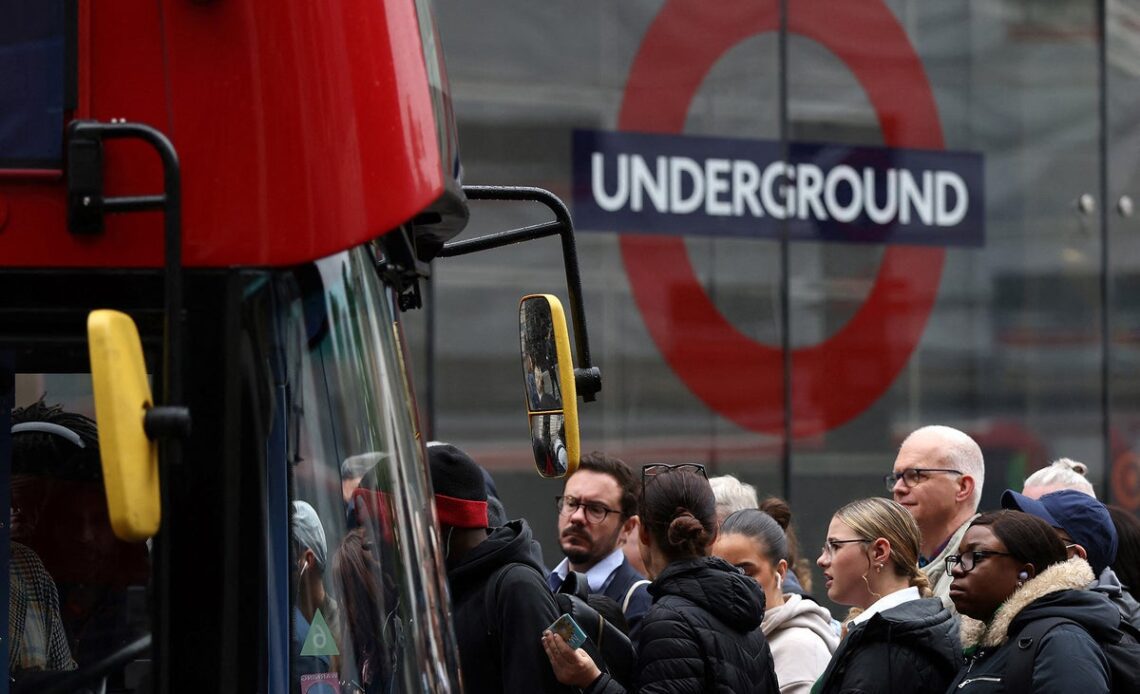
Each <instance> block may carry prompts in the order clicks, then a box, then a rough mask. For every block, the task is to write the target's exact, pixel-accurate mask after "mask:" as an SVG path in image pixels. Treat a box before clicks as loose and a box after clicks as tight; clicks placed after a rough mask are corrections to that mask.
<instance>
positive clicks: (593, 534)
mask: <svg viewBox="0 0 1140 694" xmlns="http://www.w3.org/2000/svg"><path fill="white" fill-rule="evenodd" d="M640 493H641V484H640V481H639V480H638V477H637V476H636V474H635V473H634V471H633V470H631V469H630V467H629V466H628V465H626V464H625V462H623V461H622V460H619V459H618V458H614V457H612V456H607V455H605V454H603V453H597V452H595V453H591V454H589V455H585V456H582V459H581V461H580V462H579V463H578V469H577V470H576V471H575V472H574V474H572V475H570V477H568V478H567V479H566V485H565V486H564V487H563V489H562V494H561V495H560V496H558V497H555V500H554V501H555V507H556V508H557V509H558V545H559V547H560V548H561V549H562V554H563V555H565V558H564V559H563V560H562V561H561V563H559V564H558V566H556V567H554V570H553V571H551V572H550V575H549V576H548V577H547V583H548V584H549V585H550V589H551V590H553V591H555V592H557V591H558V589H559V588H560V587H561V586H562V583H563V582H564V581H565V580H566V577H567V576H568V575H569V573H570V572H571V571H577V572H580V573H583V574H585V576H586V582H587V584H588V585H589V591H590V593H594V594H602V595H605V596H606V597H609V598H610V599H612V600H613V601H614V602H616V603H617V604H618V605H619V606H620V607H621V608H622V612H623V613H624V615H625V620H626V624H627V625H628V626H629V636H630V640H631V641H633V643H634V645H635V646H636V645H637V634H638V632H639V630H640V625H641V618H642V617H644V616H645V613H646V612H647V611H648V610H649V605H650V603H651V602H652V599H651V598H650V597H649V591H648V585H649V581H648V580H646V578H645V576H643V575H641V574H640V573H638V571H637V570H636V569H634V568H633V566H632V565H631V564H630V562H629V560H628V559H627V558H626V555H625V553H624V552H623V551H622V550H623V546H624V545H625V544H626V543H627V542H636V541H637V539H636V532H637V500H638V497H639V496H640Z"/></svg>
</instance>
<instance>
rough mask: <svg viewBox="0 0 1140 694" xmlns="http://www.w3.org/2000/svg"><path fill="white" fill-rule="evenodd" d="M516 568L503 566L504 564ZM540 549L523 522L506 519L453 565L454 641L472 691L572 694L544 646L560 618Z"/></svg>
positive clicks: (450, 581)
mask: <svg viewBox="0 0 1140 694" xmlns="http://www.w3.org/2000/svg"><path fill="white" fill-rule="evenodd" d="M508 566H510V567H511V568H510V569H506V570H505V571H503V572H500V570H502V569H504V567H508ZM542 566H543V565H542V552H541V550H540V549H539V547H538V544H537V543H536V542H535V541H534V540H533V539H532V537H531V533H530V527H528V526H527V524H526V521H525V520H515V521H511V522H510V523H507V524H506V525H504V526H503V527H501V528H495V530H494V531H493V532H492V533H491V534H490V535H488V536H487V539H486V540H484V541H483V542H481V543H480V544H479V545H478V546H477V547H475V548H474V549H472V550H471V551H470V552H468V553H467V554H466V555H465V556H464V557H463V559H462V560H461V561H460V562H459V563H458V564H457V565H456V566H452V567H449V568H448V570H447V583H448V587H449V588H450V589H451V601H452V605H453V610H454V615H455V639H456V641H457V642H458V644H459V661H460V665H461V666H462V668H463V690H464V691H465V692H468V694H472V693H475V694H479V693H486V694H515V693H516V692H528V694H529V693H530V692H534V693H536V694H537V693H539V692H569V691H570V688H569V687H566V686H563V685H560V684H558V681H557V680H555V679H554V670H553V669H552V668H551V667H550V660H549V659H548V658H547V657H546V652H545V651H544V650H543V649H542V641H541V637H542V632H543V630H545V629H546V628H547V627H548V626H550V623H551V622H553V621H554V620H555V619H557V618H558V605H557V603H555V601H554V596H553V595H552V594H551V592H550V589H549V588H548V587H547V585H546V579H545V578H544V576H543V568H542Z"/></svg>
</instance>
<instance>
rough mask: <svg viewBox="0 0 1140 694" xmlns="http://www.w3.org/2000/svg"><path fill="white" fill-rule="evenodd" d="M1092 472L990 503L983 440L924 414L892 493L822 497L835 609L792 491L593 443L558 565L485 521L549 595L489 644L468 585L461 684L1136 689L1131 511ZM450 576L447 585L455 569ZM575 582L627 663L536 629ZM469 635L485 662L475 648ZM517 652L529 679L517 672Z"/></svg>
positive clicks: (481, 532) (577, 479)
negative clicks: (842, 609)
mask: <svg viewBox="0 0 1140 694" xmlns="http://www.w3.org/2000/svg"><path fill="white" fill-rule="evenodd" d="M465 460H467V461H468V462H469V463H470V464H471V465H472V466H473V467H477V466H475V463H474V462H473V461H470V459H469V458H466V456H465ZM1085 472H1086V468H1085V466H1084V465H1082V464H1080V463H1077V462H1075V461H1072V460H1069V459H1061V460H1058V461H1056V462H1055V463H1053V464H1052V465H1050V466H1047V467H1046V468H1044V469H1042V470H1039V471H1037V472H1036V473H1034V474H1033V475H1031V476H1030V477H1029V478H1028V479H1026V480H1025V484H1024V486H1023V489H1022V491H1021V492H1017V491H1015V490H1006V491H1005V492H1004V494H1003V495H1002V497H1001V506H1002V508H1001V509H995V510H987V511H986V512H983V513H979V508H978V506H979V502H980V500H981V498H982V494H981V493H982V488H983V484H984V482H985V466H984V461H983V457H982V451H981V449H980V448H979V446H978V445H977V443H976V442H974V441H973V440H972V439H971V438H970V437H969V436H968V435H966V434H965V433H963V432H961V431H958V430H956V429H952V428H949V427H943V426H928V427H923V428H921V429H919V430H917V431H915V432H914V433H912V434H911V435H910V436H909V437H907V438H906V440H905V441H904V442H903V443H902V445H901V447H900V449H899V452H898V455H897V457H896V460H895V463H894V466H893V469H892V470H891V472H890V473H889V474H887V475H886V478H885V482H886V486H887V488H888V489H889V491H890V495H891V498H889V499H888V498H885V497H874V498H867V499H857V500H854V501H852V502H850V503H848V504H846V505H844V506H843V507H841V508H839V509H838V510H836V511H835V512H834V514H833V515H832V518H831V522H830V524H829V526H828V528H827V536H826V540H825V542H824V545H823V548H822V549H821V550H820V553H819V556H818V558H817V559H816V565H817V566H818V567H819V568H820V569H821V570H822V573H823V578H824V580H825V585H824V586H823V589H824V590H825V591H826V594H827V597H828V599H830V600H831V602H833V603H835V604H839V605H844V606H847V607H849V611H848V612H847V613H846V614H844V615H842V616H840V617H839V619H836V618H835V617H833V615H832V614H831V612H830V611H829V610H828V609H827V608H826V607H825V606H824V605H823V604H821V603H820V602H819V601H818V600H817V598H816V597H815V596H814V594H813V593H812V590H811V587H812V582H811V574H810V572H808V571H806V570H805V569H806V568H807V567H806V566H805V564H806V561H804V558H801V557H800V556H799V549H798V547H797V546H796V542H795V533H794V530H793V527H792V525H791V511H790V509H789V507H788V505H787V503H785V502H784V501H782V500H780V499H775V498H767V499H760V498H759V495H758V494H757V493H756V490H755V489H754V488H752V487H751V486H750V485H747V484H744V483H742V482H740V481H739V480H737V479H735V478H733V477H730V476H722V477H714V478H713V479H711V480H710V479H708V478H707V474H706V472H705V469H704V467H703V466H701V465H696V464H682V465H664V464H655V465H646V466H644V467H643V468H642V470H641V474H640V475H638V474H637V473H636V471H634V470H633V469H631V468H630V467H629V466H627V465H626V464H625V463H623V462H622V461H620V460H618V459H616V458H613V457H610V456H606V455H602V454H598V453H595V454H591V455H589V456H585V457H584V458H583V460H582V464H581V466H580V468H579V469H578V471H577V472H575V473H574V474H572V475H571V476H570V477H569V478H568V479H567V480H566V481H565V486H564V488H563V492H562V494H561V495H560V496H558V497H557V500H556V501H557V510H558V533H559V534H558V538H559V545H560V549H561V550H562V553H563V555H564V557H563V559H562V560H561V561H560V562H559V563H558V564H557V565H555V566H554V567H553V569H552V570H550V571H546V570H545V569H543V568H542V566H543V565H542V563H541V561H536V557H537V552H538V548H537V545H536V544H535V543H534V542H533V540H531V539H530V535H529V529H528V526H527V525H526V522H525V521H521V520H517V521H512V523H510V524H508V525H506V526H504V527H502V528H497V529H478V531H477V532H478V536H479V537H480V538H483V539H482V542H489V541H492V538H495V537H496V536H497V535H500V534H502V533H504V532H507V531H509V532H511V533H512V534H514V535H515V536H516V537H525V538H526V540H527V541H528V542H530V544H531V547H532V549H531V552H530V553H528V554H527V560H526V562H525V565H526V567H528V568H527V571H528V572H529V573H530V574H531V575H530V576H529V579H528V580H527V581H526V589H525V590H524V589H522V588H521V587H520V588H519V589H517V590H514V591H512V601H521V600H523V599H532V600H534V601H536V603H537V604H541V605H542V609H541V610H532V613H531V614H530V615H528V617H529V621H528V622H526V623H523V622H521V621H519V620H518V615H517V614H516V615H515V618H514V619H513V621H509V629H510V633H512V634H517V635H519V636H517V638H514V637H512V638H510V639H500V640H498V641H495V640H493V639H492V640H490V641H489V640H488V639H487V638H486V633H488V630H487V629H484V630H482V631H477V630H475V629H471V625H467V626H464V625H463V624H462V623H463V622H464V621H465V619H464V616H463V614H462V612H461V610H462V603H459V604H457V608H456V631H457V634H458V635H459V649H460V654H461V658H462V659H463V665H464V671H465V672H475V673H477V676H475V677H470V676H467V677H466V687H467V689H468V690H470V691H476V692H511V691H535V692H545V691H552V692H561V691H582V692H587V693H590V694H593V693H604V694H614V693H619V692H714V691H718V692H777V691H779V692H785V693H786V692H803V693H808V692H811V693H812V694H819V693H826V692H898V693H906V692H942V691H946V692H949V691H954V692H959V691H962V692H967V693H969V692H998V691H1005V692H1012V691H1034V692H1071V691H1077V690H1080V691H1084V692H1110V691H1132V690H1133V689H1134V688H1135V687H1136V686H1137V682H1140V678H1138V677H1137V675H1138V674H1140V673H1138V672H1137V670H1140V605H1138V604H1137V602H1136V600H1135V599H1134V598H1133V596H1132V594H1131V592H1130V589H1131V588H1132V587H1133V586H1135V585H1136V584H1135V581H1136V580H1137V571H1138V570H1140V554H1138V553H1137V551H1136V548H1137V543H1138V542H1140V534H1138V532H1137V528H1138V526H1140V523H1138V522H1137V521H1136V519H1135V517H1134V516H1133V515H1132V514H1130V513H1129V512H1127V511H1125V510H1123V509H1113V508H1110V507H1108V506H1106V505H1105V504H1103V503H1101V502H1100V501H1099V500H1097V498H1096V496H1095V492H1094V490H1093V487H1092V485H1091V484H1090V483H1089V481H1088V480H1087V479H1086V478H1085ZM445 531H446V528H445ZM488 533H489V534H488ZM502 561H503V563H501V564H500V565H499V566H498V567H497V568H496V569H495V571H493V572H485V576H484V578H483V579H482V582H481V583H480V582H479V581H471V580H469V577H464V578H465V580H464V581H463V583H462V588H461V590H462V591H463V592H464V593H467V592H471V591H475V592H481V591H487V590H498V588H497V587H495V585H494V582H492V579H491V578H490V577H491V576H493V575H495V573H496V572H501V571H503V568H502V567H503V565H505V564H506V563H510V561H511V560H510V559H508V558H505V557H504V558H503V559H502ZM575 574H577V575H578V576H576V578H575V579H574V580H570V577H571V576H572V575H575ZM448 575H449V580H450V581H451V582H452V590H453V594H454V591H456V588H457V586H456V581H457V579H459V578H460V575H459V573H458V572H456V571H454V570H451V569H449V572H448ZM581 581H584V582H585V584H587V585H588V588H589V592H590V593H592V594H594V596H596V597H597V598H599V600H602V601H605V602H599V603H598V606H599V609H601V606H602V605H603V604H605V605H608V606H609V607H612V608H613V609H614V610H615V611H617V612H618V619H619V620H622V617H624V619H623V620H622V621H624V622H625V625H624V626H628V630H627V631H628V636H629V638H630V641H631V643H632V644H633V646H634V654H635V655H634V658H635V662H634V663H633V664H632V668H630V669H629V670H628V671H623V670H622V669H621V668H614V667H611V666H610V665H609V664H607V662H606V659H607V655H606V653H605V651H606V649H605V648H604V647H603V648H591V647H590V646H591V645H592V644H589V643H587V644H586V645H584V646H582V647H577V645H578V644H574V645H571V643H569V642H568V641H567V638H566V636H565V632H564V631H563V630H560V629H553V630H552V629H549V628H545V627H547V626H548V625H549V624H550V623H552V622H553V621H554V620H555V619H556V618H557V616H558V610H557V602H556V601H553V600H552V599H551V598H550V595H551V594H555V593H557V591H558V590H559V589H560V587H561V586H562V585H563V584H565V583H567V582H569V583H571V584H573V585H578V584H579V583H580V582H581ZM543 583H545V586H543V585H542V584H543ZM540 587H545V588H546V589H547V590H546V591H542V590H540ZM524 596H525V597H524ZM502 609H504V614H503V615H502V616H501V617H499V619H502V620H503V621H502V623H501V624H500V625H499V626H498V633H500V634H501V633H503V630H504V629H506V628H507V625H508V621H507V611H508V610H507V608H506V606H503V608H502ZM514 612H516V613H517V607H516V608H515V610H514ZM487 616H488V615H487V614H480V615H479V616H478V618H479V619H482V618H484V617H487ZM490 618H491V619H492V620H494V619H495V616H494V613H491V615H490ZM476 631H477V633H476ZM490 631H495V629H494V628H492V629H491V630H490ZM528 633H530V634H538V633H541V639H531V640H528V639H526V638H525V637H524V636H522V635H523V634H528ZM465 634H470V635H471V638H470V639H468V638H465ZM536 643H537V644H539V645H540V648H536V647H535V644H536ZM475 644H477V645H475ZM488 648H490V649H491V654H493V653H496V652H497V653H498V654H499V657H498V658H495V657H493V656H492V655H490V654H489V653H488ZM472 649H474V650H475V651H476V653H475V654H474V655H472V656H471V657H470V658H473V659H474V660H475V663H477V665H476V666H475V667H474V669H473V668H472V666H471V665H470V664H469V662H468V660H469V657H468V656H467V655H465V652H467V651H470V650H472ZM508 652H509V654H508ZM536 652H537V653H538V655H537V656H536ZM542 656H545V657H544V658H543V659H542V660H539V663H540V665H541V667H536V664H535V663H536V658H539V657H542ZM488 662H491V663H494V670H495V671H494V672H492V671H490V670H489V669H488V667H487V663H488ZM547 666H548V667H547ZM521 668H525V669H526V670H528V671H529V675H528V679H526V680H525V681H524V680H520V679H517V678H516V679H513V680H510V679H509V678H510V677H511V676H513V675H517V674H518V672H519V669H521ZM626 672H628V673H629V674H619V673H626Z"/></svg>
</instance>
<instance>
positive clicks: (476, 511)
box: [435, 494, 487, 528]
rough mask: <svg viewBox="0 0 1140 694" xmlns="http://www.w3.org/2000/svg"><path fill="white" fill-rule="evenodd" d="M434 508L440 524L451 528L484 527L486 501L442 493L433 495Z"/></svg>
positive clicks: (485, 523) (485, 521) (485, 525)
mask: <svg viewBox="0 0 1140 694" xmlns="http://www.w3.org/2000/svg"><path fill="white" fill-rule="evenodd" d="M435 509H436V512H437V513H438V514H439V524H440V525H450V526H451V527H453V528H486V527H487V502H486V501H471V500H470V499H457V498H455V497H453V496H447V495H444V494H436V495H435Z"/></svg>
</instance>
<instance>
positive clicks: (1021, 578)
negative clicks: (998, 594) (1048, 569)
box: [1017, 571, 1029, 587]
mask: <svg viewBox="0 0 1140 694" xmlns="http://www.w3.org/2000/svg"><path fill="white" fill-rule="evenodd" d="M1027 580H1029V574H1028V573H1026V572H1024V571H1022V572H1021V573H1019V574H1017V585H1018V587H1020V586H1023V585H1025V582H1026V581H1027Z"/></svg>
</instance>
